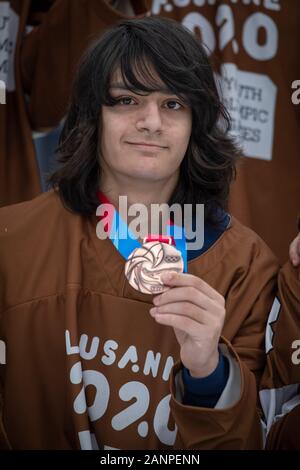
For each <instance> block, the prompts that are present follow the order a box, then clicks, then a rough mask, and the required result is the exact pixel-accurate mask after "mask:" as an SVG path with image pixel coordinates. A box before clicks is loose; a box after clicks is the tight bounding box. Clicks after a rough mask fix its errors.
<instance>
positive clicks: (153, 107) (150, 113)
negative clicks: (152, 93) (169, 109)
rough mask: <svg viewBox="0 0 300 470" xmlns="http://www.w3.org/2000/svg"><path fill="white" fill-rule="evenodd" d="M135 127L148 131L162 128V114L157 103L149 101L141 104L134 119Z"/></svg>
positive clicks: (152, 131) (153, 131)
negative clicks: (141, 106) (143, 104)
mask: <svg viewBox="0 0 300 470" xmlns="http://www.w3.org/2000/svg"><path fill="white" fill-rule="evenodd" d="M136 128H137V129H138V130H139V131H144V130H146V131H148V132H150V133H155V132H156V133H157V132H160V131H161V130H162V116H161V111H160V108H159V106H158V104H157V103H154V102H151V103H147V104H145V106H143V108H142V109H141V110H140V111H139V114H138V117H137V120H136Z"/></svg>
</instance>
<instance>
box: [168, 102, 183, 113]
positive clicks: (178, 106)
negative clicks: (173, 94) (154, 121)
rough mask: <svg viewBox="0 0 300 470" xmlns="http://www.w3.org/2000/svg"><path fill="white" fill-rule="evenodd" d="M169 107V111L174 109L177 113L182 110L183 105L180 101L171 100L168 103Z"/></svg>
mask: <svg viewBox="0 0 300 470" xmlns="http://www.w3.org/2000/svg"><path fill="white" fill-rule="evenodd" d="M166 104H167V107H168V108H169V109H174V110H175V111H177V110H179V109H181V108H182V107H183V106H182V104H181V103H179V102H178V101H175V100H169V101H167V103H166Z"/></svg>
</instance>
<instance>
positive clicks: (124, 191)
mask: <svg viewBox="0 0 300 470" xmlns="http://www.w3.org/2000/svg"><path fill="white" fill-rule="evenodd" d="M177 179H178V176H177V174H176V175H174V176H173V177H171V178H170V179H168V180H167V181H166V180H164V181H154V182H153V181H151V182H145V181H140V182H138V183H137V182H132V181H129V180H127V181H124V179H122V181H117V179H116V178H114V179H111V178H109V179H105V178H102V179H101V182H100V190H101V191H102V192H103V193H104V195H105V196H106V197H107V198H108V199H109V201H110V202H111V203H112V204H113V205H114V206H115V208H116V209H117V210H118V211H120V204H119V203H120V199H119V197H120V196H127V210H129V208H130V206H131V205H132V204H136V203H139V204H143V206H145V207H146V209H147V211H146V213H147V214H148V215H149V216H151V206H152V205H153V204H164V203H165V204H167V203H168V202H169V200H170V198H171V195H172V193H173V191H174V189H175V186H176V184H177ZM135 218H136V215H129V214H127V221H128V224H130V222H131V221H132V220H133V219H135ZM140 220H141V222H142V223H146V219H143V215H141V217H140ZM162 220H163V218H162ZM162 220H159V233H161V234H163V233H166V232H165V230H166V227H165V223H163V221H162ZM149 222H151V221H150V220H148V221H147V223H149ZM149 228H150V227H149ZM149 233H150V231H149Z"/></svg>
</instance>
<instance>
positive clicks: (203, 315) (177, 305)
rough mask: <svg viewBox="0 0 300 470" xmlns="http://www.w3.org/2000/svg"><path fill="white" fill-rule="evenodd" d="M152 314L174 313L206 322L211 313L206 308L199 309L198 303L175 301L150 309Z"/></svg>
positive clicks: (199, 321)
mask: <svg viewBox="0 0 300 470" xmlns="http://www.w3.org/2000/svg"><path fill="white" fill-rule="evenodd" d="M150 314H151V315H152V316H153V317H155V316H156V315H157V314H174V315H181V316H185V317H189V318H191V319H192V320H194V321H196V322H198V323H202V324H206V323H207V322H208V321H209V317H210V314H209V313H208V312H206V311H205V310H202V309H199V307H196V305H193V304H191V303H188V302H174V303H168V304H165V305H159V306H158V307H153V308H151V309H150Z"/></svg>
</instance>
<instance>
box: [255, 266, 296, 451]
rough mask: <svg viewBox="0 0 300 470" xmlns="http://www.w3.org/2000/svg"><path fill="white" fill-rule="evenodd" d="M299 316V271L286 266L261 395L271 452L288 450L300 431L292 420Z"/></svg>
mask: <svg viewBox="0 0 300 470" xmlns="http://www.w3.org/2000/svg"><path fill="white" fill-rule="evenodd" d="M299 312H300V267H298V268H295V267H293V266H292V264H291V263H290V262H287V263H286V264H285V265H284V267H283V268H282V269H281V271H280V273H279V276H278V295H277V298H276V303H275V306H274V308H273V310H272V311H271V313H270V316H269V319H268V323H267V329H266V353H267V364H266V368H265V371H264V374H263V377H262V381H261V385H260V394H259V395H260V400H261V406H262V409H263V412H264V423H265V433H266V436H267V442H266V446H267V448H269V449H270V448H273V449H275V448H276V449H280V448H287V444H286V443H285V442H286V440H287V439H289V441H290V440H291V439H290V438H292V440H293V439H294V438H295V431H297V429H298V427H297V428H296V427H295V422H296V421H295V418H293V416H295V415H296V413H297V414H298V416H299V405H300V367H299V365H300V333H299V331H300V313H299ZM297 407H298V408H297ZM297 432H298V436H299V431H297ZM289 436H290V437H289ZM298 448H299V445H298Z"/></svg>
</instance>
